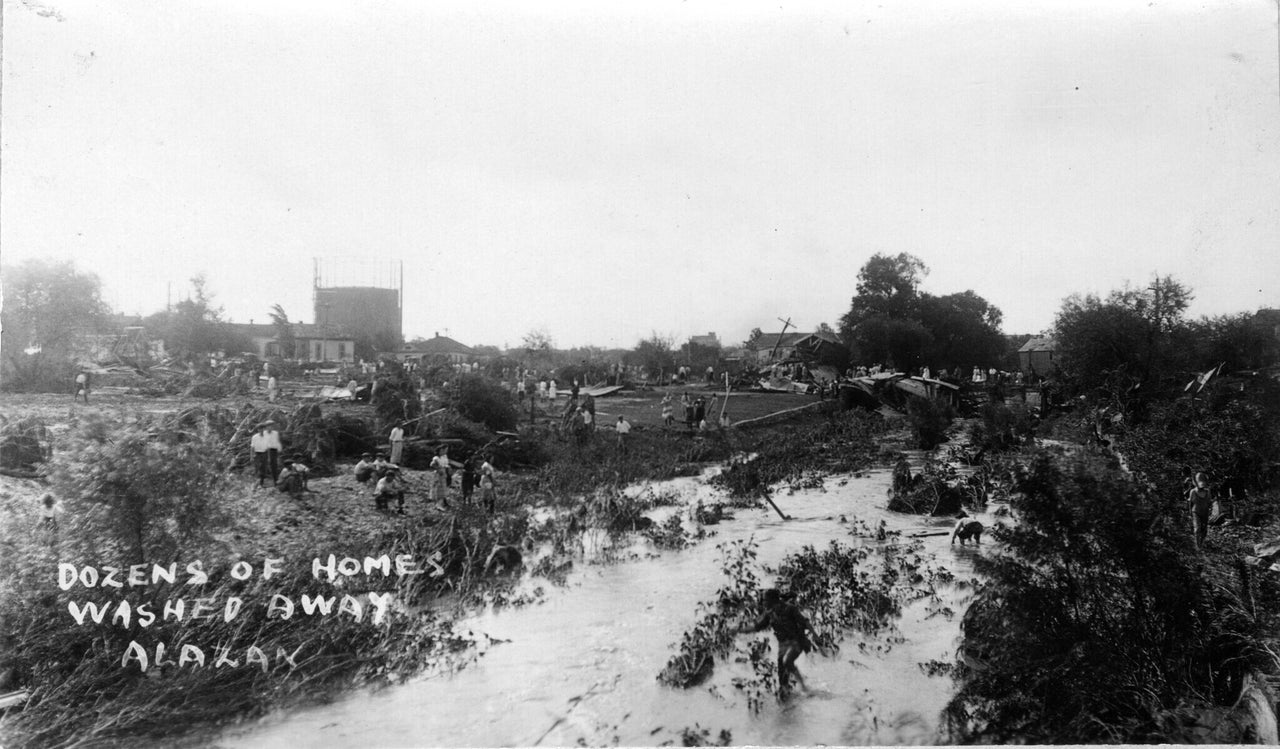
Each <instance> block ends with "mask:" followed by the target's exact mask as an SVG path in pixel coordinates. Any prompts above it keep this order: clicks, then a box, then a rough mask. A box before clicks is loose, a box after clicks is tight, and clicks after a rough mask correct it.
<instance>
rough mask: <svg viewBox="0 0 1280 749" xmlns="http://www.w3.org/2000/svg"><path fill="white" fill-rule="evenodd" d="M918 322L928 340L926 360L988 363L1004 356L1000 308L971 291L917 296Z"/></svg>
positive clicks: (967, 365) (937, 365) (936, 363)
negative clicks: (928, 337)
mask: <svg viewBox="0 0 1280 749" xmlns="http://www.w3.org/2000/svg"><path fill="white" fill-rule="evenodd" d="M919 305H920V323H921V325H922V326H923V327H924V328H925V329H926V330H928V331H929V332H930V334H931V337H932V340H931V341H930V346H929V350H928V351H927V352H926V353H925V358H926V359H927V360H928V362H926V363H933V368H934V369H935V370H937V369H939V368H941V367H944V366H945V367H963V368H965V369H968V368H970V367H973V366H990V365H991V364H994V363H996V362H998V361H1001V359H1002V357H1003V355H1004V337H1003V336H1002V335H1001V333H1000V322H1001V319H1002V317H1003V315H1002V314H1001V312H1000V310H999V309H998V308H996V307H995V306H994V305H992V304H991V303H990V302H988V301H987V300H986V299H983V298H982V297H980V296H978V295H977V294H975V293H973V292H972V291H962V292H959V293H956V294H947V295H946V296H932V295H930V294H924V295H922V296H921V298H920V302H919Z"/></svg>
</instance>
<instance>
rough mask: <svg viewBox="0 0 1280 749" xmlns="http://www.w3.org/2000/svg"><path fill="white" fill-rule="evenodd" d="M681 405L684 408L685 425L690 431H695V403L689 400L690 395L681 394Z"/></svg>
mask: <svg viewBox="0 0 1280 749" xmlns="http://www.w3.org/2000/svg"><path fill="white" fill-rule="evenodd" d="M680 405H681V406H682V407H684V423H685V425H686V426H688V427H689V428H690V429H693V401H691V400H689V394H688V393H681V394H680Z"/></svg>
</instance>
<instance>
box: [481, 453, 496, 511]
mask: <svg viewBox="0 0 1280 749" xmlns="http://www.w3.org/2000/svg"><path fill="white" fill-rule="evenodd" d="M497 473H498V472H497V470H496V469H495V468H494V467H493V463H491V462H489V456H488V455H485V456H484V463H483V464H481V466H480V496H481V498H483V499H484V508H485V510H487V511H488V512H489V514H493V512H494V510H496V509H497V508H498V482H497V480H496V476H497Z"/></svg>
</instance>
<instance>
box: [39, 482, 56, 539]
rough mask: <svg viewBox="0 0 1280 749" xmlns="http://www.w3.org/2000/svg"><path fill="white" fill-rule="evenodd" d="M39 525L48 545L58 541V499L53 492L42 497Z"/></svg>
mask: <svg viewBox="0 0 1280 749" xmlns="http://www.w3.org/2000/svg"><path fill="white" fill-rule="evenodd" d="M37 527H38V529H39V531H40V532H41V533H43V534H44V541H45V542H46V543H47V544H48V545H50V546H53V545H55V544H57V543H58V501H57V500H56V499H54V498H53V495H52V494H45V495H44V496H43V497H41V498H40V525H39V526H37Z"/></svg>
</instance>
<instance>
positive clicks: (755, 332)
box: [742, 328, 764, 349]
mask: <svg viewBox="0 0 1280 749" xmlns="http://www.w3.org/2000/svg"><path fill="white" fill-rule="evenodd" d="M763 337H764V331H762V330H760V329H759V328H752V329H751V333H750V334H748V335H747V340H745V341H743V343H742V347H743V348H745V349H755V347H756V344H757V343H759V341H760V339H761V338H763Z"/></svg>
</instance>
